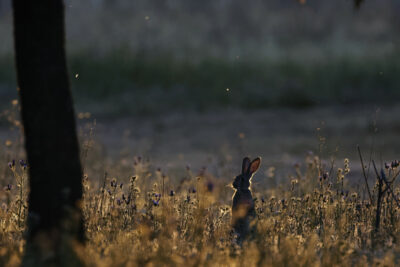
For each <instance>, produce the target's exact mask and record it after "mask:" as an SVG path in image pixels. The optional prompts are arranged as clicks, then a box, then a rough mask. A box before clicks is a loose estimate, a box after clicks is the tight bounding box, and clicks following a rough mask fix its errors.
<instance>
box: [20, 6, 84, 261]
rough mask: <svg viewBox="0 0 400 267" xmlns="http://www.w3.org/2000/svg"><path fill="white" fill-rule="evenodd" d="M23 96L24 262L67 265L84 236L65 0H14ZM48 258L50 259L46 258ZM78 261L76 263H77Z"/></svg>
mask: <svg viewBox="0 0 400 267" xmlns="http://www.w3.org/2000/svg"><path fill="white" fill-rule="evenodd" d="M13 13H14V38H15V55H16V67H17V79H18V86H19V96H20V100H21V109H22V121H23V125H24V133H25V148H26V152H27V159H28V164H29V177H30V180H29V184H30V193H29V200H28V201H29V213H28V221H27V223H28V229H27V245H26V254H25V258H24V262H23V265H26V266H29V265H37V266H44V265H52V266H54V265H58V266H65V265H66V264H67V265H69V264H68V263H67V262H66V261H65V260H62V258H63V257H64V256H63V253H65V251H66V250H65V248H66V247H68V245H69V243H70V242H71V241H73V240H77V241H78V243H82V242H83V239H84V233H83V222H82V214H81V209H80V201H81V198H82V184H81V178H82V170H81V164H80V159H79V144H78V139H77V135H76V129H75V118H74V110H73V103H72V98H71V93H70V88H69V81H68V73H67V64H66V55H65V48H64V43H65V30H64V5H63V2H62V0H40V1H25V0H13ZM44 259H46V262H43V261H44ZM75 264H76V263H75Z"/></svg>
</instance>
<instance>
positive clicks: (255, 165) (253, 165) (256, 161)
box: [249, 158, 261, 175]
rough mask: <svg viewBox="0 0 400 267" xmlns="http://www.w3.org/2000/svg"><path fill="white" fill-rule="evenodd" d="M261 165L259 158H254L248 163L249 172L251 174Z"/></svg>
mask: <svg viewBox="0 0 400 267" xmlns="http://www.w3.org/2000/svg"><path fill="white" fill-rule="evenodd" d="M260 165H261V158H256V159H254V160H253V161H252V162H251V163H250V171H249V173H250V174H251V175H253V174H254V173H255V172H256V171H258V169H259V168H260Z"/></svg>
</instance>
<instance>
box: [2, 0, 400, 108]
mask: <svg viewBox="0 0 400 267" xmlns="http://www.w3.org/2000/svg"><path fill="white" fill-rule="evenodd" d="M10 2H11V1H10V0H0V36H1V42H0V94H1V99H2V100H3V101H8V100H9V99H11V98H13V97H15V96H14V94H15V90H10V88H15V73H14V69H13V63H12V60H13V51H12V28H11V20H12V17H11V10H10ZM300 2H303V1H300ZM65 5H66V12H67V49H68V54H69V67H70V75H71V80H72V86H73V90H74V94H75V98H76V102H77V105H78V106H79V105H85V107H87V108H89V109H91V110H92V111H94V112H98V113H106V114H121V113H122V114H127V113H132V114H152V113H158V112H160V111H163V112H164V111H165V110H182V109H183V110H186V109H195V110H199V111H203V110H207V109H210V108H211V109H214V108H221V107H222V108H225V107H240V108H245V109H264V108H270V107H276V106H289V107H295V108H304V107H310V106H315V105H327V104H329V105H331V104H360V103H371V102H373V103H376V102H377V101H378V102H383V103H393V102H395V101H396V99H397V98H398V97H399V96H400V90H398V88H399V85H400V80H399V79H398V73H399V70H400V61H399V58H400V57H399V55H400V50H399V46H398V43H399V36H400V34H399V32H400V2H399V1H397V0H368V1H366V2H365V4H364V5H363V6H362V7H361V9H360V10H358V11H356V10H355V9H354V8H353V1H350V0H336V1H331V0H307V1H304V4H301V3H299V2H298V1H295V0H285V1H281V0H269V1H267V0H253V1H240V0H203V1H187V0H150V1H149V0H137V1H132V0H86V1H78V0H75V1H71V0H67V1H65ZM227 88H229V90H228V89H227ZM100 102H101V103H105V104H104V105H101V108H98V105H99V103H100Z"/></svg>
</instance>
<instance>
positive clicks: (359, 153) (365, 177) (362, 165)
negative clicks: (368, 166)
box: [357, 145, 373, 204]
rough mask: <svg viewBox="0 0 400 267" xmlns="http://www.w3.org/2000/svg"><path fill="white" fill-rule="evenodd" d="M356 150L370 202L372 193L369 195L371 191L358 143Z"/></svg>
mask: <svg viewBox="0 0 400 267" xmlns="http://www.w3.org/2000/svg"><path fill="white" fill-rule="evenodd" d="M357 150H358V155H359V156H360V161H361V169H362V171H363V176H364V181H365V186H366V187H367V192H368V196H369V201H370V202H371V204H372V203H373V201H372V195H371V191H370V190H369V185H368V179H367V175H366V174H365V169H364V162H363V158H362V155H361V150H360V146H358V145H357Z"/></svg>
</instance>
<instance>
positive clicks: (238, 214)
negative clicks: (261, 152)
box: [232, 157, 261, 244]
mask: <svg viewBox="0 0 400 267" xmlns="http://www.w3.org/2000/svg"><path fill="white" fill-rule="evenodd" d="M260 165H261V158H260V157H258V158H256V159H254V160H253V161H251V162H250V159H249V158H248V157H245V158H244V159H243V164H242V173H241V174H240V175H238V176H236V178H235V180H234V181H233V183H232V186H233V188H234V189H235V193H234V195H233V202H232V227H233V230H234V232H235V233H236V234H237V241H238V243H239V244H241V243H242V242H243V241H244V240H245V239H246V237H247V235H248V234H249V232H250V221H251V220H252V219H254V218H255V216H256V212H255V208H254V201H253V196H252V194H251V191H250V184H251V178H252V176H253V175H254V173H256V172H257V170H258V169H259V168H260Z"/></svg>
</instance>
